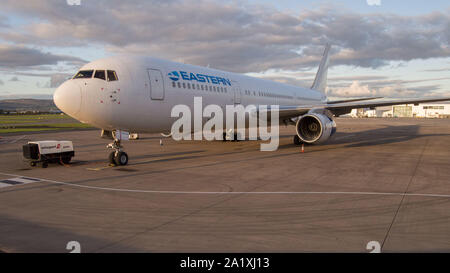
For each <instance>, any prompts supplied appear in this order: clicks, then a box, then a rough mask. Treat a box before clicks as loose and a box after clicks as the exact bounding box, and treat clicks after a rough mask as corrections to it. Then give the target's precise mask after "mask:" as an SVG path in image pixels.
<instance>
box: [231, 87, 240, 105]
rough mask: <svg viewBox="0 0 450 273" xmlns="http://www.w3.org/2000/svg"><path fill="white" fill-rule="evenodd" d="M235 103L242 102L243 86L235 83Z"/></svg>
mask: <svg viewBox="0 0 450 273" xmlns="http://www.w3.org/2000/svg"><path fill="white" fill-rule="evenodd" d="M233 89H234V104H240V103H241V88H240V87H239V85H237V84H235V86H234V88H233Z"/></svg>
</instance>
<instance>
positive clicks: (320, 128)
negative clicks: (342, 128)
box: [295, 113, 336, 144]
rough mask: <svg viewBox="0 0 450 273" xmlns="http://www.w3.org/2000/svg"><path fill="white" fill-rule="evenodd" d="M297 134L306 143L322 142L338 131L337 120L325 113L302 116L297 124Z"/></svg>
mask: <svg viewBox="0 0 450 273" xmlns="http://www.w3.org/2000/svg"><path fill="white" fill-rule="evenodd" d="M295 128H296V130H297V135H298V137H299V138H300V140H301V141H303V142H305V143H310V144H312V143H315V144H316V143H322V142H325V141H327V140H328V139H329V138H330V137H331V136H332V135H333V134H334V133H335V132H336V122H334V120H333V119H331V118H329V117H328V116H326V115H324V114H319V113H310V114H306V115H304V116H301V117H300V118H299V119H298V120H297V124H296V125H295Z"/></svg>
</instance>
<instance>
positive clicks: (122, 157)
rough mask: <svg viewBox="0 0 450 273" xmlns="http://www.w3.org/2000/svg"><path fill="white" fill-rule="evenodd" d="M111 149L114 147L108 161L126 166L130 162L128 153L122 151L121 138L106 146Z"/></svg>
mask: <svg viewBox="0 0 450 273" xmlns="http://www.w3.org/2000/svg"><path fill="white" fill-rule="evenodd" d="M106 147H107V148H109V149H114V151H113V152H111V153H110V154H109V157H108V161H109V163H110V164H112V165H118V166H125V165H127V164H128V155H127V153H125V152H124V151H122V145H120V140H119V139H114V142H113V143H110V144H108V146H106Z"/></svg>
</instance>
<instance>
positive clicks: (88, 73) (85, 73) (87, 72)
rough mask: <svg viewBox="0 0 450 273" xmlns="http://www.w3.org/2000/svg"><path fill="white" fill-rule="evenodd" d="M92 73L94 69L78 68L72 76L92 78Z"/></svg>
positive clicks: (75, 77)
mask: <svg viewBox="0 0 450 273" xmlns="http://www.w3.org/2000/svg"><path fill="white" fill-rule="evenodd" d="M92 74H94V70H80V71H78V73H77V74H76V75H75V76H74V77H73V78H74V79H90V78H92Z"/></svg>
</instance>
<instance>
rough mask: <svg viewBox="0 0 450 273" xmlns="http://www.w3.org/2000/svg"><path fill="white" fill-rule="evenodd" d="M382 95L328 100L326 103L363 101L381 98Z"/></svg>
mask: <svg viewBox="0 0 450 273" xmlns="http://www.w3.org/2000/svg"><path fill="white" fill-rule="evenodd" d="M382 98H383V97H368V98H358V99H348V100H331V101H330V100H329V101H327V104H336V103H343V102H354V101H363V100H374V99H382Z"/></svg>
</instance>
